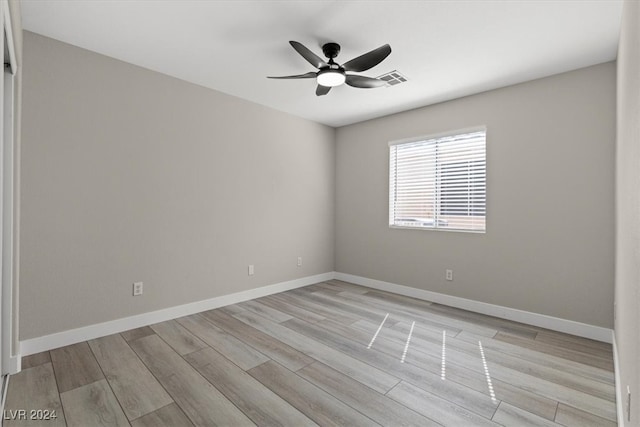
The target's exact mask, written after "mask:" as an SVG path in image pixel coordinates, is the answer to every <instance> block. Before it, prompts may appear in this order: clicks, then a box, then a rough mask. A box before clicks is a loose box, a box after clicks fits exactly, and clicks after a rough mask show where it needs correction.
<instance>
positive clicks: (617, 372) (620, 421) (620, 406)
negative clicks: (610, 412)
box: [611, 331, 625, 427]
mask: <svg viewBox="0 0 640 427" xmlns="http://www.w3.org/2000/svg"><path fill="white" fill-rule="evenodd" d="M611 342H612V343H613V368H614V372H615V374H614V379H615V382H616V383H615V387H616V412H617V414H618V427H624V421H625V418H624V406H623V403H622V382H621V380H620V359H618V346H617V345H616V334H615V332H613V331H612V332H611Z"/></svg>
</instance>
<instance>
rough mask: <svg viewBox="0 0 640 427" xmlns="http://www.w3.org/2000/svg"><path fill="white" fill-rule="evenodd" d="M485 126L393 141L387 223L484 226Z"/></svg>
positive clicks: (471, 228)
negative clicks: (416, 138) (483, 127)
mask: <svg viewBox="0 0 640 427" xmlns="http://www.w3.org/2000/svg"><path fill="white" fill-rule="evenodd" d="M486 194H487V191H486V130H485V129H474V130H470V131H459V132H456V133H455V134H447V135H438V136H433V137H427V138H421V139H418V140H415V139H414V140H411V141H400V142H392V143H390V144H389V226H391V227H408V228H424V229H444V230H464V231H475V232H484V231H485V217H486Z"/></svg>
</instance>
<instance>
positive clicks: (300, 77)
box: [267, 71, 317, 79]
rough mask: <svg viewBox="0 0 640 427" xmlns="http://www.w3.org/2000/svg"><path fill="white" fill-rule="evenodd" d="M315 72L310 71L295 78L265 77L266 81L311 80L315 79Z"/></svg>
mask: <svg viewBox="0 0 640 427" xmlns="http://www.w3.org/2000/svg"><path fill="white" fill-rule="evenodd" d="M316 74H317V73H316V72H315V71H310V72H308V73H306V74H298V75H295V76H279V77H271V76H267V78H268V79H313V78H315V77H316Z"/></svg>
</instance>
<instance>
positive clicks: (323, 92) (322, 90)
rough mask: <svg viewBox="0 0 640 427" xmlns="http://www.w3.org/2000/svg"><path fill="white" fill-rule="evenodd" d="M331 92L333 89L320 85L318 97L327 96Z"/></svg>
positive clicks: (317, 90)
mask: <svg viewBox="0 0 640 427" xmlns="http://www.w3.org/2000/svg"><path fill="white" fill-rule="evenodd" d="M330 90H331V88H330V87H329V86H322V85H318V87H317V88H316V95H318V96H322V95H326V94H328V93H329V91H330Z"/></svg>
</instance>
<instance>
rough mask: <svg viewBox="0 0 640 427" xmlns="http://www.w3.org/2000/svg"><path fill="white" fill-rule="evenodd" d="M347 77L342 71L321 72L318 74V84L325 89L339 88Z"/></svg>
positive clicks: (329, 70)
mask: <svg viewBox="0 0 640 427" xmlns="http://www.w3.org/2000/svg"><path fill="white" fill-rule="evenodd" d="M346 78H347V76H346V75H345V72H344V71H342V70H333V69H328V70H321V71H320V72H319V73H318V84H319V85H320V86H325V87H334V86H340V85H341V84H343V83H344V82H345V80H346Z"/></svg>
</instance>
